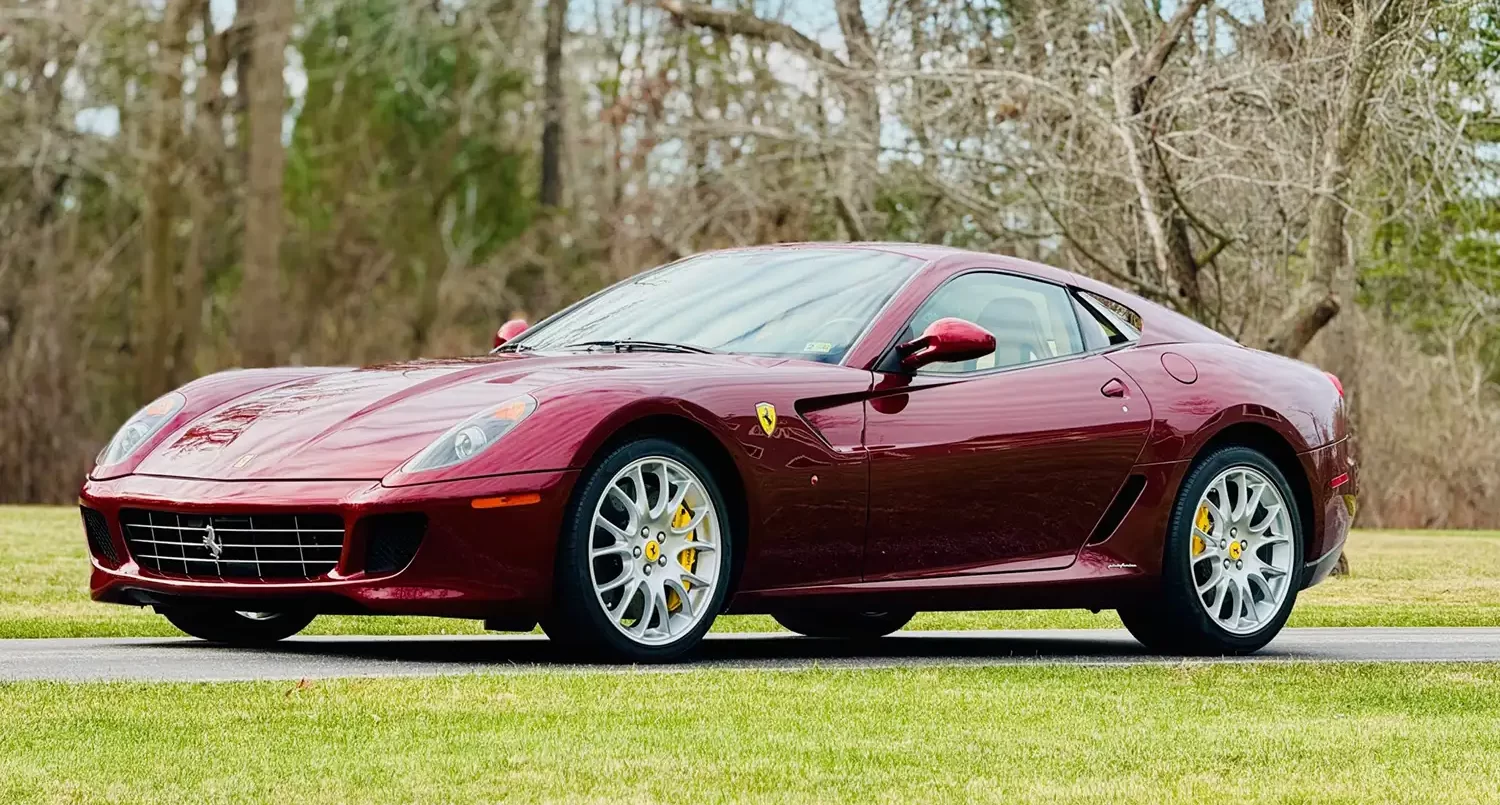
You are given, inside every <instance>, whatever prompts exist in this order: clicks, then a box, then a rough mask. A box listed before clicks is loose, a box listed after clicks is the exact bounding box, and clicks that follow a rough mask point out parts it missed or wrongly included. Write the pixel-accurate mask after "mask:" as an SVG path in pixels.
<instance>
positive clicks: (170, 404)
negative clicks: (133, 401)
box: [98, 391, 187, 465]
mask: <svg viewBox="0 0 1500 805" xmlns="http://www.w3.org/2000/svg"><path fill="white" fill-rule="evenodd" d="M186 404H187V398H185V397H183V396H182V395H181V394H178V393H177V392H175V391H174V392H171V393H170V394H166V395H163V396H161V397H158V398H157V399H156V400H155V401H154V402H152V403H151V404H150V405H148V406H146V407H145V408H142V409H141V410H139V411H136V412H135V416H132V417H131V418H129V419H127V420H125V424H123V425H121V426H120V429H119V430H117V431H115V436H114V438H113V439H110V440H109V444H108V445H106V446H105V448H104V450H103V451H102V452H100V453H99V458H98V463H99V464H100V465H109V464H118V463H120V462H121V461H124V460H125V459H127V458H130V454H131V453H134V452H135V450H136V448H138V447H140V446H141V444H142V443H144V442H145V441H146V440H147V439H149V438H151V437H152V436H155V435H156V432H157V431H159V430H161V429H162V426H163V425H166V424H167V422H169V421H171V419H172V417H174V416H176V415H177V412H178V411H181V410H182V406H184V405H186Z"/></svg>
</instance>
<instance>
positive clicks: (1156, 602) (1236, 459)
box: [1120, 447, 1304, 654]
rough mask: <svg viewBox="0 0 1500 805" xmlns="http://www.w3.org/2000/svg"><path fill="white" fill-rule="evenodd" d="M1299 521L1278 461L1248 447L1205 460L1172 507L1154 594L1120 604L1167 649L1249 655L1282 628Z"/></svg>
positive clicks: (1297, 568)
mask: <svg viewBox="0 0 1500 805" xmlns="http://www.w3.org/2000/svg"><path fill="white" fill-rule="evenodd" d="M1303 540H1304V535H1303V533H1302V520H1301V518H1300V517H1299V516H1298V511H1297V501H1296V499H1295V498H1294V497H1293V496H1292V491H1291V487H1290V486H1289V485H1288V484H1287V481H1286V478H1285V477H1284V476H1283V475H1282V474H1281V471H1280V470H1279V469H1277V468H1276V465H1275V464H1274V463H1273V462H1272V461H1271V460H1270V459H1269V458H1267V457H1266V456H1265V455H1264V454H1262V453H1260V452H1259V451H1257V450H1252V449H1250V448H1248V447H1225V448H1221V449H1219V450H1216V451H1214V452H1213V453H1211V454H1209V455H1208V456H1206V457H1204V458H1203V459H1202V460H1201V461H1199V462H1198V463H1197V465H1195V466H1194V467H1193V468H1192V470H1190V471H1189V472H1188V475H1187V477H1186V478H1185V479H1183V483H1182V489H1181V490H1180V491H1179V492H1178V495H1177V502H1176V504H1175V505H1174V506H1173V508H1172V517H1171V520H1170V521H1169V524H1168V532H1167V539H1166V546H1165V551H1164V554H1163V561H1162V589H1161V592H1160V594H1159V595H1157V596H1155V597H1153V598H1152V599H1150V600H1147V601H1143V602H1140V603H1138V604H1136V605H1134V606H1129V607H1122V608H1121V609H1120V620H1122V621H1123V622H1124V623H1125V628H1127V629H1129V630H1130V633H1131V634H1132V635H1134V636H1135V638H1136V639H1137V640H1139V641H1141V643H1142V644H1144V645H1145V646H1146V647H1147V648H1149V649H1151V650H1152V651H1155V652H1159V653H1164V654H1248V653H1250V652H1252V651H1256V650H1258V649H1260V648H1262V647H1263V646H1265V645H1266V644H1267V643H1269V642H1271V639H1272V638H1274V637H1275V636H1276V634H1277V633H1278V632H1280V631H1281V628H1282V626H1284V625H1286V621H1287V618H1288V617H1289V616H1290V615H1291V612H1292V606H1293V605H1294V604H1295V603H1296V601H1297V591H1298V589H1299V588H1300V587H1301V577H1302V576H1301V573H1302V555H1303V551H1302V546H1303Z"/></svg>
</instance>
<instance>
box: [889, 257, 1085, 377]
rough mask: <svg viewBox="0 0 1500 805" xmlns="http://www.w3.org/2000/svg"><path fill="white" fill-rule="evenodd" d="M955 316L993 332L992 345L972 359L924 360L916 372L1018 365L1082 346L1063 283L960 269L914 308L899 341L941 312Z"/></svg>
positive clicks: (1079, 349)
mask: <svg viewBox="0 0 1500 805" xmlns="http://www.w3.org/2000/svg"><path fill="white" fill-rule="evenodd" d="M948 317H953V318H959V319H964V320H966V321H970V322H973V323H974V324H977V325H979V326H980V327H983V328H984V329H986V330H988V331H989V332H990V334H991V335H993V336H995V351H994V353H992V354H990V355H986V356H984V357H982V358H979V359H978V360H971V361H953V362H946V363H934V364H929V365H928V366H926V367H923V368H922V370H921V371H922V373H923V374H927V373H934V374H957V373H962V372H978V371H984V370H987V369H999V368H1005V367H1008V366H1019V365H1023V364H1027V363H1034V362H1036V361H1044V360H1050V359H1052V358H1058V357H1062V356H1064V355H1074V354H1077V353H1079V352H1083V350H1084V346H1083V334H1082V333H1081V332H1080V331H1079V329H1078V318H1077V317H1076V316H1075V315H1074V313H1073V306H1072V303H1071V301H1070V300H1069V298H1068V292H1067V290H1065V289H1064V288H1062V287H1060V286H1057V285H1053V284H1051V283H1046V282H1039V281H1037V280H1029V279H1025V278H1022V277H1017V276H1014V275H1011V274H999V273H992V272H976V273H972V274H964V275H961V276H959V277H957V278H955V279H953V280H951V281H949V282H947V283H944V284H943V286H942V287H940V288H938V289H937V290H936V291H934V292H933V294H932V296H931V297H930V298H928V300H927V301H926V302H924V303H923V304H922V307H920V308H918V310H917V313H916V315H915V316H914V317H913V318H912V321H911V324H910V325H909V326H908V327H907V331H906V332H905V333H904V334H903V337H902V339H901V340H902V341H909V340H911V339H913V338H916V337H917V336H918V335H920V334H921V333H922V331H923V330H925V329H927V326H928V325H930V324H932V323H933V322H935V321H937V320H938V319H942V318H948Z"/></svg>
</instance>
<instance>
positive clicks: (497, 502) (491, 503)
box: [469, 492, 542, 509]
mask: <svg viewBox="0 0 1500 805" xmlns="http://www.w3.org/2000/svg"><path fill="white" fill-rule="evenodd" d="M540 502H542V496H541V495H539V494H537V493H536V492H526V493H525V494H521V495H501V496H499V497H493V498H474V499H473V500H471V501H469V505H470V506H473V507H474V508H476V509H502V508H505V507H506V506H530V505H531V504H533V503H540Z"/></svg>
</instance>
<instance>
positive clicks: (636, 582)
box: [542, 438, 734, 662]
mask: <svg viewBox="0 0 1500 805" xmlns="http://www.w3.org/2000/svg"><path fill="white" fill-rule="evenodd" d="M580 490H581V491H580V493H579V494H578V495H577V496H576V498H575V500H574V501H573V503H572V505H571V507H570V509H569V513H568V518H567V520H566V522H565V524H564V526H563V533H562V534H561V535H560V540H559V544H558V555H557V572H556V579H557V582H556V590H555V599H554V601H553V606H552V612H550V613H548V615H547V617H545V618H544V619H543V620H542V629H543V631H545V632H546V633H547V636H548V637H550V638H552V639H554V640H556V641H558V642H560V643H563V644H565V645H567V646H569V647H571V648H574V649H577V650H581V651H583V652H584V653H586V654H592V655H596V656H601V657H603V658H606V659H614V660H624V661H627V662H664V661H669V660H675V659H678V658H680V657H681V656H683V655H684V654H686V653H687V652H688V651H690V650H692V648H693V647H694V646H696V645H697V644H698V642H699V641H700V640H702V639H703V636H704V634H706V633H707V632H708V629H709V627H710V626H712V625H713V621H714V618H715V616H717V615H718V613H719V610H720V609H721V608H722V607H723V605H724V596H725V593H726V590H727V588H728V586H729V570H730V556H731V554H730V551H731V550H733V547H734V546H733V535H732V533H731V531H730V528H729V521H728V515H727V512H728V509H727V507H726V505H725V503H724V498H723V495H722V494H721V493H720V491H719V487H718V485H717V483H716V481H715V479H714V476H713V473H712V472H710V471H709V469H708V468H707V467H706V466H705V465H704V464H703V462H702V461H700V460H699V459H698V457H697V456H695V455H693V453H691V452H690V451H688V450H687V449H685V448H683V447H682V446H681V445H678V444H677V443H675V442H671V441H667V440H665V439H659V438H646V439H638V440H636V441H633V442H629V443H627V444H625V445H623V446H621V447H620V448H618V449H616V450H615V451H613V452H612V453H610V454H609V455H608V456H606V457H605V459H604V460H603V461H601V462H600V463H599V464H598V465H597V466H595V467H594V468H593V469H592V470H591V471H590V472H589V473H588V474H587V476H586V477H585V478H584V479H583V480H582V485H581V487H580Z"/></svg>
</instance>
